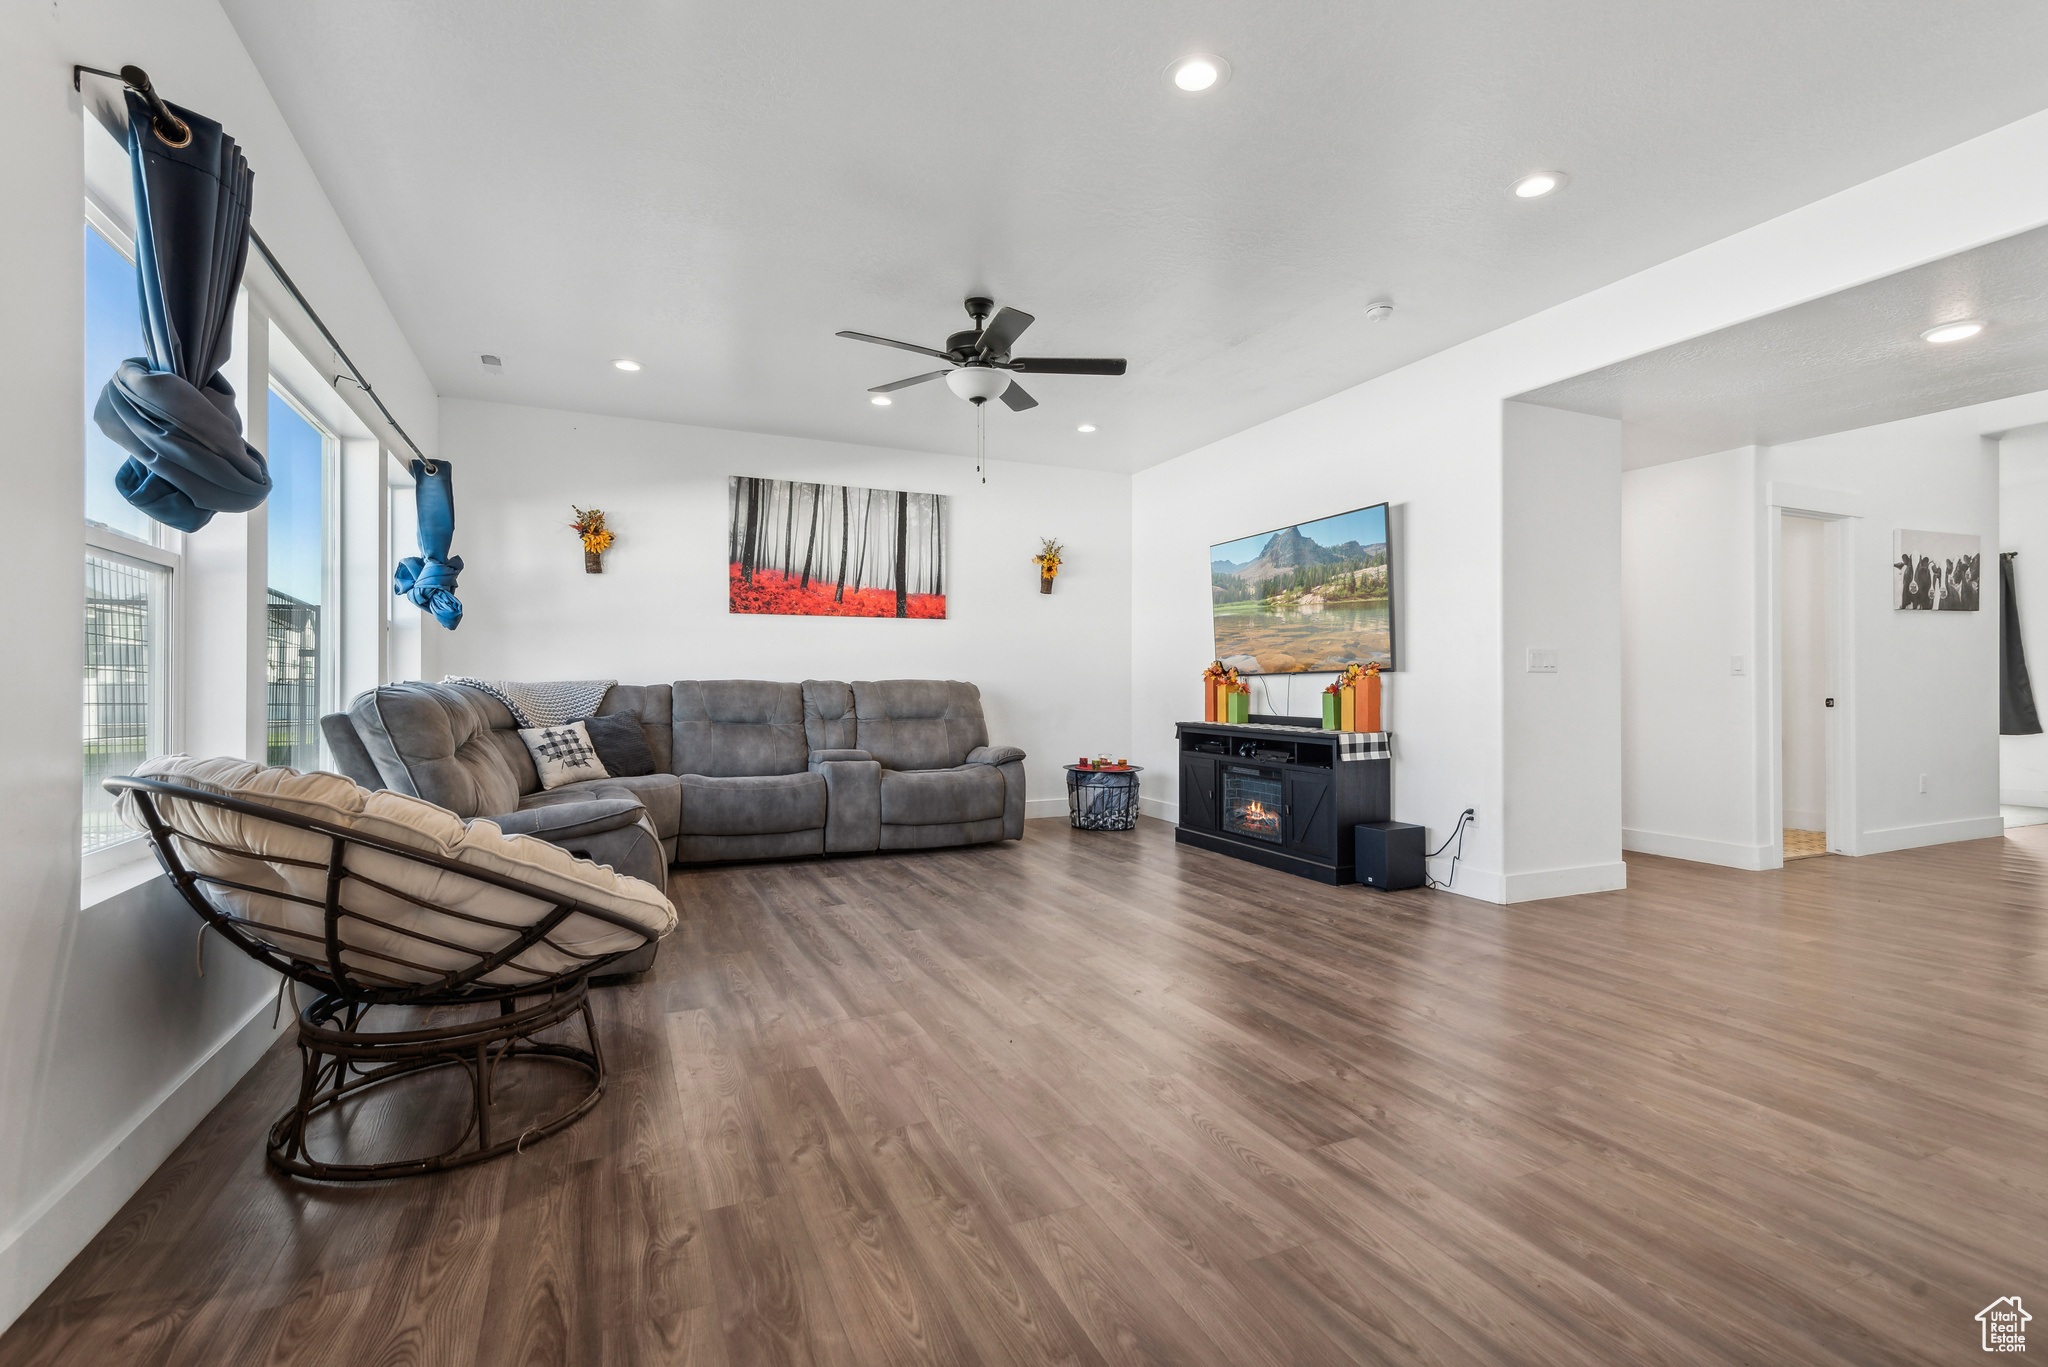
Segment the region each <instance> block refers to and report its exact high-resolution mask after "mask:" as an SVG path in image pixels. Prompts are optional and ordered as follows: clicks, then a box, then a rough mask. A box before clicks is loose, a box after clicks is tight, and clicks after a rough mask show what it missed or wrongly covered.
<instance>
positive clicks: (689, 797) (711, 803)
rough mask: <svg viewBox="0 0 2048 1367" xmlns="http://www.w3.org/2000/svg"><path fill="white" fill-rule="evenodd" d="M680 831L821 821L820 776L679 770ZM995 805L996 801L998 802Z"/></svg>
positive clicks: (735, 830) (742, 831)
mask: <svg viewBox="0 0 2048 1367" xmlns="http://www.w3.org/2000/svg"><path fill="white" fill-rule="evenodd" d="M678 781H679V783H680V786H681V789H682V799H683V812H682V826H681V834H683V835H685V836H691V835H776V834H780V833H783V832H786V831H808V830H813V829H818V828H822V827H823V826H824V824H825V779H824V776H823V775H821V774H811V773H803V774H758V775H752V776H739V777H733V778H710V777H706V776H704V775H702V774H683V775H681V776H680V779H679V780H678ZM998 805H999V806H1000V804H998Z"/></svg>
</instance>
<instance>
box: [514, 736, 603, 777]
mask: <svg viewBox="0 0 2048 1367" xmlns="http://www.w3.org/2000/svg"><path fill="white" fill-rule="evenodd" d="M519 739H521V740H523V741H525V742H526V751H527V753H528V754H530V755H532V756H533V767H534V769H535V771H536V772H538V773H539V774H540V786H541V787H543V788H559V787H561V786H562V785H563V784H565V783H581V782H583V781H584V780H585V779H591V778H610V777H611V774H610V773H609V772H608V771H606V769H605V767H604V761H603V760H601V759H599V758H598V757H597V747H595V746H593V745H592V744H591V743H590V733H589V732H588V731H586V730H584V729H583V723H582V722H580V721H572V722H570V723H569V724H568V725H566V726H528V727H524V728H522V729H521V730H520V732H519Z"/></svg>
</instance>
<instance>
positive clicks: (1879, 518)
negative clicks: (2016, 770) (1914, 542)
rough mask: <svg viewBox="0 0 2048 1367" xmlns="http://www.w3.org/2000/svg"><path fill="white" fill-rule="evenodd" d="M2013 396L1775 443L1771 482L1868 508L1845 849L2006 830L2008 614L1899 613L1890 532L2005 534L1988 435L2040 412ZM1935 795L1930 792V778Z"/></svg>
mask: <svg viewBox="0 0 2048 1367" xmlns="http://www.w3.org/2000/svg"><path fill="white" fill-rule="evenodd" d="M2044 397H2048V396H2041V395H2033V396H2028V397H2027V398H2025V399H2018V400H2006V401H2004V402H2001V403H1996V404H1983V405H1978V406H1976V407H1973V408H1965V409H1957V410H1954V411H1953V412H1949V413H1936V414H1933V415H1930V416H1928V417H1923V418H1910V419H1907V420H1906V421H1904V422H1895V423H1886V424H1884V425H1883V426H1880V427H1866V428H1862V429H1860V430H1858V431H1854V432H1841V433H1836V434H1835V435H1833V436H1826V437H1816V438H1814V439H1813V440H1811V441H1802V442H1796V443H1792V444H1790V445H1786V446H1778V447H1771V448H1768V449H1766V451H1765V453H1764V458H1763V460H1762V461H1761V463H1760V474H1761V476H1762V478H1763V480H1764V481H1765V483H1766V487H1767V489H1768V488H1770V487H1771V486H1777V487H1778V488H1779V489H1780V491H1781V494H1780V497H1781V498H1789V497H1792V496H1789V495H1784V494H1782V489H1783V486H1786V485H1793V486H1799V487H1801V488H1805V489H1813V490H1829V491H1837V492H1838V493H1840V494H1842V495H1844V496H1846V505H1845V506H1849V507H1853V508H1854V509H1856V511H1857V513H1858V515H1857V516H1855V517H1853V518H1851V519H1850V520H1849V521H1848V522H1847V523H1845V524H1844V525H1845V526H1846V528H1847V529H1848V534H1849V536H1850V554H1851V557H1852V559H1853V563H1854V567H1855V577H1854V580H1853V582H1852V583H1851V585H1850V586H1849V593H1848V603H1847V612H1848V614H1849V621H1848V623H1847V628H1848V637H1849V639H1850V640H1851V641H1852V642H1853V645H1852V649H1851V660H1852V661H1853V663H1852V664H1850V665H1849V666H1848V668H1847V670H1846V680H1845V682H1846V683H1847V686H1848V689H1849V690H1850V692H1851V694H1852V695H1853V701H1851V702H1849V703H1848V705H1849V706H1850V708H1851V710H1850V711H1849V713H1848V715H1847V716H1845V717H1842V718H1838V719H1837V720H1836V722H1835V724H1836V725H1837V726H1838V727H1846V735H1847V739H1848V744H1849V746H1850V747H1851V748H1852V753H1853V756H1854V766H1855V782H1854V787H1853V792H1852V793H1851V794H1850V795H1849V798H1848V802H1849V803H1850V804H1851V805H1850V807H1849V810H1850V811H1851V812H1852V813H1853V830H1852V831H1851V832H1850V836H1849V840H1848V841H1847V842H1845V848H1846V849H1847V850H1848V851H1849V852H1852V853H1858V854H1876V853H1880V852H1882V851H1885V850H1898V849H1909V848H1912V847H1914V846H1919V845H1933V844H1939V843H1942V842H1944V841H1950V840H1970V839H1981V838H1984V837H1987V836H1995V835H1999V834H2001V833H2002V832H2003V830H2004V827H2003V825H2002V823H2001V822H2000V821H1999V817H1998V613H1997V610H1996V594H1995V593H1992V592H1986V593H1985V595H1984V607H1983V610H1981V611H1978V612H1901V611H1898V610H1897V609H1895V608H1894V607H1893V606H1892V572H1891V566H1892V533H1893V531H1894V530H1895V529H1898V528H1909V529H1914V530H1919V531H1937V532H1963V533H1969V534H1972V535H1975V536H1977V537H1980V538H1981V539H1982V543H1983V546H1984V548H1985V550H1986V552H1987V554H1988V553H1989V552H1990V550H1991V548H1992V547H1994V546H1995V545H1996V544H1997V542H1998V451H1997V443H1996V442H1995V441H1993V440H1991V439H1990V438H1988V437H1987V436H1985V435H1984V434H1985V433H1986V432H1989V431H1997V430H2000V429H2001V428H2003V427H2005V426H2007V425H2009V423H2010V420H2011V419H2012V417H2013V416H2015V415H2017V414H2020V413H2023V412H2026V411H2028V410H2030V409H2034V410H2038V409H2039V408H2041V407H2042V404H2043V401H2044ZM1923 777H1924V780H1925V788H1926V791H1924V792H1923V791H1921V785H1922V779H1923Z"/></svg>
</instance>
